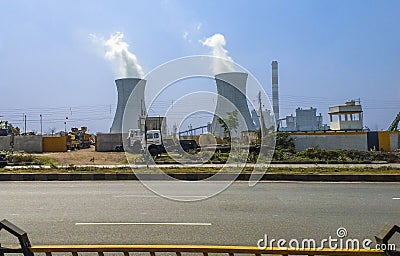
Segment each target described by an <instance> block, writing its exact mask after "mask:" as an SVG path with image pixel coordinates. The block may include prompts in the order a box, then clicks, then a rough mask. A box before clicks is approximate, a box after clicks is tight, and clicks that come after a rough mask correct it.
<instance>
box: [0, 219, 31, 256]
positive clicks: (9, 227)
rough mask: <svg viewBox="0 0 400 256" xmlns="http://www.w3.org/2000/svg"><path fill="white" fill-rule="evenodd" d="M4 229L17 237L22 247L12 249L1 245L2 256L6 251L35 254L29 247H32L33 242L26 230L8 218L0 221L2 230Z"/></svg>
mask: <svg viewBox="0 0 400 256" xmlns="http://www.w3.org/2000/svg"><path fill="white" fill-rule="evenodd" d="M2 229H4V230H6V231H7V232H8V233H10V234H12V235H13V236H15V237H17V238H18V241H19V244H20V245H21V248H17V249H12V248H5V247H1V245H0V256H2V255H4V253H22V254H24V256H34V255H33V253H32V252H31V251H30V249H29V248H30V247H31V242H30V241H29V238H28V235H27V234H26V232H25V231H23V230H22V229H20V228H19V227H17V226H15V225H14V224H12V223H11V222H9V221H8V220H6V219H4V220H2V221H0V231H1V230H2Z"/></svg>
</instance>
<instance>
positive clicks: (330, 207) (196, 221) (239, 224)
mask: <svg viewBox="0 0 400 256" xmlns="http://www.w3.org/2000/svg"><path fill="white" fill-rule="evenodd" d="M163 184H164V185H165V186H169V184H168V183H166V182H164V183H163ZM170 189H171V193H173V192H176V193H177V194H178V193H179V194H184V191H174V187H173V186H170ZM3 218H5V219H8V220H9V221H11V222H13V223H15V224H16V225H18V226H20V227H21V228H23V229H25V230H26V231H27V232H28V234H29V237H30V239H31V242H32V244H33V245H40V244H214V245H251V246H255V245H256V243H257V241H258V240H259V239H260V238H262V237H264V234H267V235H268V238H269V239H271V238H274V239H280V238H283V239H287V240H290V239H293V238H294V239H305V238H312V239H316V240H318V239H323V238H328V237H329V236H332V237H336V230H337V229H338V228H339V227H344V228H346V229H347V232H348V235H347V237H348V238H358V239H365V238H369V239H371V240H374V239H373V236H374V234H376V233H377V232H378V231H379V230H380V229H381V227H382V226H383V225H384V224H385V223H390V224H400V184H382V183H297V182H262V183H259V184H257V186H255V187H252V188H250V187H248V184H247V182H236V183H234V184H233V185H232V186H231V187H229V188H228V189H227V190H225V191H224V192H222V193H221V194H219V195H217V196H214V197H212V198H210V199H207V200H203V201H198V202H176V201H172V200H168V199H165V198H161V197H158V196H156V195H155V194H153V193H152V192H150V191H149V190H147V189H146V188H145V187H144V186H143V185H142V184H141V183H140V182H137V181H126V182H125V181H120V182H111V181H109V182H1V183H0V219H3ZM0 243H2V244H9V243H10V237H9V236H8V235H6V234H5V233H4V231H2V232H1V235H0Z"/></svg>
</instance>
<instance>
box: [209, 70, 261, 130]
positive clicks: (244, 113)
mask: <svg viewBox="0 0 400 256" xmlns="http://www.w3.org/2000/svg"><path fill="white" fill-rule="evenodd" d="M247 76H248V75H247V74H246V73H240V72H229V73H222V74H218V75H216V76H215V81H216V84H217V92H218V97H217V106H216V108H215V115H214V118H213V122H212V130H213V134H214V135H215V136H220V137H223V135H224V134H223V132H224V131H223V129H222V127H221V125H220V124H219V123H218V119H219V118H222V119H224V118H226V117H227V116H228V114H227V113H230V112H232V111H234V110H235V109H237V110H238V112H239V116H238V121H239V126H238V129H237V133H236V134H235V133H233V134H232V135H231V136H232V137H237V136H239V135H240V132H242V131H254V130H255V127H254V123H253V121H252V119H251V116H250V111H249V108H248V106H247V100H246V81H247ZM240 116H241V117H240Z"/></svg>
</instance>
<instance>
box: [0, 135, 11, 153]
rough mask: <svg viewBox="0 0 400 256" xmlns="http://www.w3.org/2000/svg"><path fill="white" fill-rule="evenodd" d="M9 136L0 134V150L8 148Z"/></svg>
mask: <svg viewBox="0 0 400 256" xmlns="http://www.w3.org/2000/svg"><path fill="white" fill-rule="evenodd" d="M10 141H11V136H0V150H10V149H11V147H10Z"/></svg>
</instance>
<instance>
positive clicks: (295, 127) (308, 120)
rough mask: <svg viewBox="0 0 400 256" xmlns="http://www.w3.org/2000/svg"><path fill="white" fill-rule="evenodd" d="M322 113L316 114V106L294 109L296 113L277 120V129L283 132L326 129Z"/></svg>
mask: <svg viewBox="0 0 400 256" xmlns="http://www.w3.org/2000/svg"><path fill="white" fill-rule="evenodd" d="M322 122H323V118H322V114H321V113H320V114H319V115H317V109H316V108H313V107H311V108H309V109H302V108H297V109H296V115H295V116H293V114H292V115H290V116H286V117H285V118H283V119H280V120H279V123H280V126H279V128H278V130H279V131H284V132H299V131H302V132H309V131H326V130H329V127H328V126H327V125H326V124H323V123H322Z"/></svg>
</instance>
